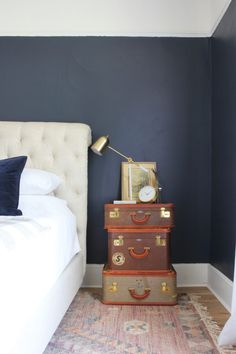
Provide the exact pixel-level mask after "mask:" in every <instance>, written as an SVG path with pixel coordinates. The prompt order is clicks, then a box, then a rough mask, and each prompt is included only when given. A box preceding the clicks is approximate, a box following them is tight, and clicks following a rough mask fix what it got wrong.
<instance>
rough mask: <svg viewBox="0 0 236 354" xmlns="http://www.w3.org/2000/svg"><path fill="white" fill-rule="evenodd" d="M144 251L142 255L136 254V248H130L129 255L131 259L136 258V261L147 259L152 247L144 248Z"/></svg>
mask: <svg viewBox="0 0 236 354" xmlns="http://www.w3.org/2000/svg"><path fill="white" fill-rule="evenodd" d="M143 249H144V251H143V252H142V253H136V252H135V250H134V247H129V248H128V250H129V254H130V255H131V257H133V258H136V259H142V258H145V257H147V256H148V255H149V252H150V247H143Z"/></svg>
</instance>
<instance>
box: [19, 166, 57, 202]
mask: <svg viewBox="0 0 236 354" xmlns="http://www.w3.org/2000/svg"><path fill="white" fill-rule="evenodd" d="M60 184H61V179H60V177H58V176H57V175H55V174H54V173H52V172H47V171H43V170H39V169H36V168H25V169H24V170H23V172H22V174H21V179H20V194H22V195H23V194H28V195H46V194H49V193H51V192H53V191H54V190H55V189H56V188H57V187H58V186H59V185H60Z"/></svg>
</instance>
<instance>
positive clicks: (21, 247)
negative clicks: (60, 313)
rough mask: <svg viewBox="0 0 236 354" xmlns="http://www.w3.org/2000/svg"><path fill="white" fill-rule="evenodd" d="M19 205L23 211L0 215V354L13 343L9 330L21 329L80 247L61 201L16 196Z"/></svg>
mask: <svg viewBox="0 0 236 354" xmlns="http://www.w3.org/2000/svg"><path fill="white" fill-rule="evenodd" d="M19 208H20V209H21V210H22V212H23V216H20V217H19V216H18V217H0V280H1V291H0V314H1V322H0V333H1V339H0V347H1V353H7V352H8V351H9V346H11V345H12V346H14V343H11V338H10V333H11V332H12V331H17V332H18V333H19V334H20V332H21V328H23V327H24V326H25V325H26V322H27V319H28V318H30V316H31V313H32V312H33V311H34V310H35V308H36V307H37V306H39V305H40V303H41V302H42V300H43V298H44V297H45V296H46V294H47V293H48V291H49V290H50V289H51V287H52V286H53V285H54V283H55V282H56V280H57V279H58V277H59V276H60V274H61V273H62V271H63V270H64V269H65V267H66V266H67V265H68V263H69V262H70V260H71V259H72V258H73V256H74V255H75V254H76V253H78V252H79V251H80V246H79V241H78V237H77V233H76V221H75V216H74V215H73V214H72V213H71V211H70V210H69V209H68V208H67V206H66V202H65V201H63V200H61V199H58V198H55V197H53V196H21V197H20V202H19ZM22 318H24V321H22ZM1 327H2V328H1Z"/></svg>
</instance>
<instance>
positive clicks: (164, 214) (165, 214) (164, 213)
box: [161, 208, 170, 218]
mask: <svg viewBox="0 0 236 354" xmlns="http://www.w3.org/2000/svg"><path fill="white" fill-rule="evenodd" d="M161 218H170V211H168V210H166V208H161Z"/></svg>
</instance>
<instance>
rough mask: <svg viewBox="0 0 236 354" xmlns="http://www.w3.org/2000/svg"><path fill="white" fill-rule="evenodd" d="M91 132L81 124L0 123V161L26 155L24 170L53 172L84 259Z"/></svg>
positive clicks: (57, 194)
mask: <svg viewBox="0 0 236 354" xmlns="http://www.w3.org/2000/svg"><path fill="white" fill-rule="evenodd" d="M90 144H91V130H90V127H89V126H88V125H86V124H81V123H46V122H0V158H6V157H12V156H19V155H27V156H28V159H27V167H33V168H40V169H43V170H46V171H51V172H54V173H56V174H57V175H58V176H60V177H62V179H63V183H62V185H61V186H60V187H59V188H58V189H57V191H56V192H55V195H56V196H58V197H59V198H62V199H65V200H67V202H68V205H69V207H70V209H71V210H72V212H73V213H74V214H75V215H76V218H77V230H78V235H79V240H80V245H81V248H82V252H83V254H84V257H85V258H84V259H86V225H87V162H88V159H87V156H88V146H89V145H90Z"/></svg>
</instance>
